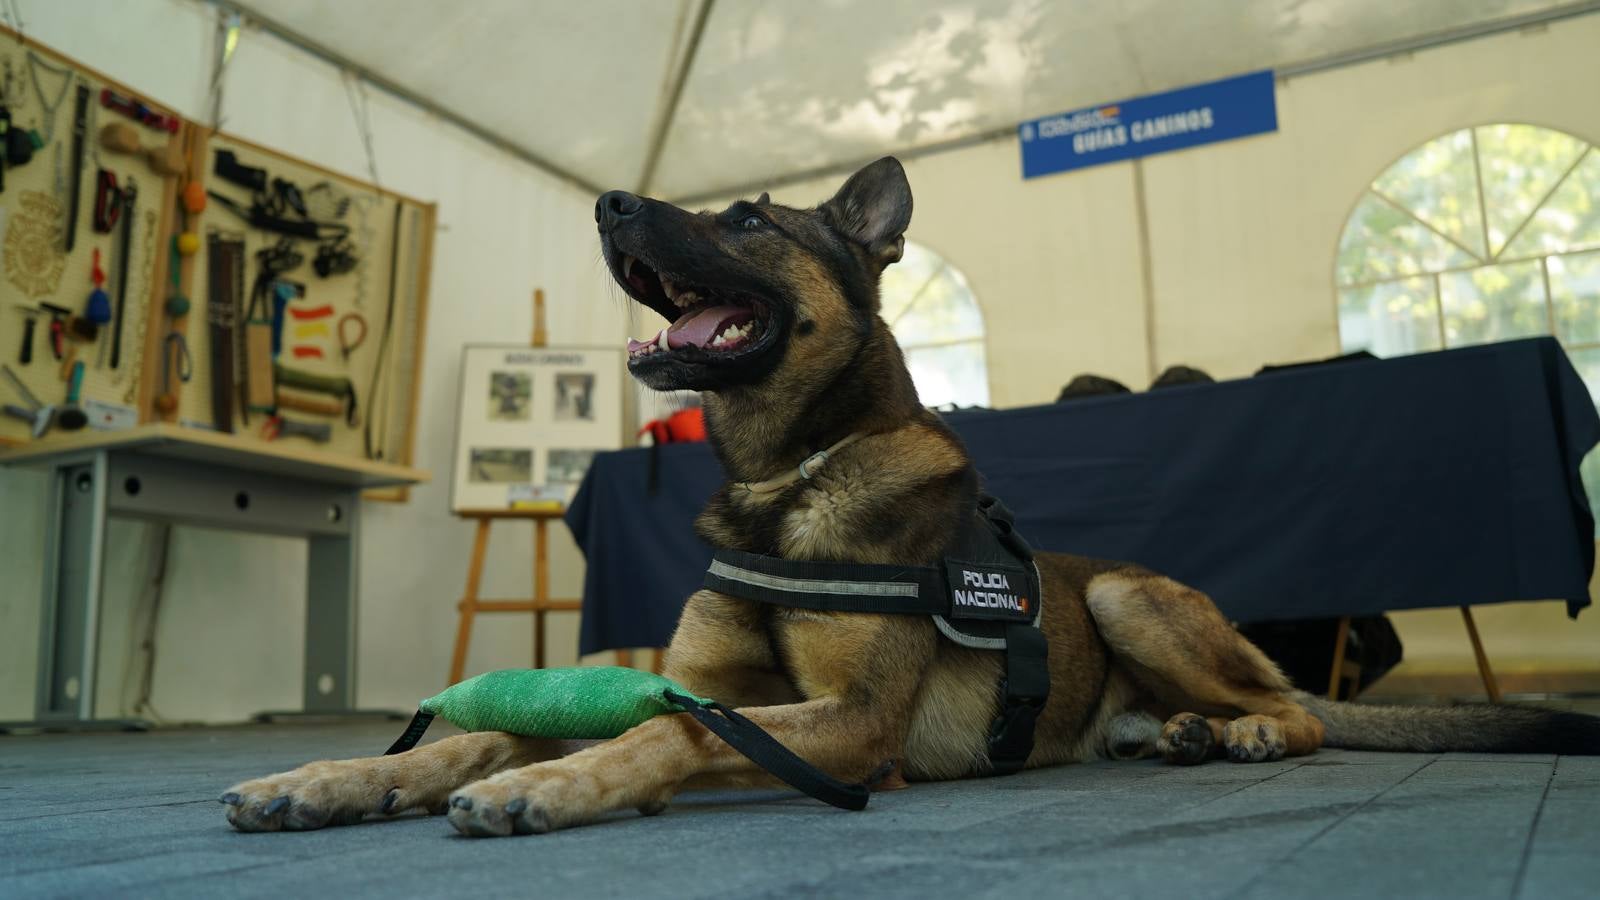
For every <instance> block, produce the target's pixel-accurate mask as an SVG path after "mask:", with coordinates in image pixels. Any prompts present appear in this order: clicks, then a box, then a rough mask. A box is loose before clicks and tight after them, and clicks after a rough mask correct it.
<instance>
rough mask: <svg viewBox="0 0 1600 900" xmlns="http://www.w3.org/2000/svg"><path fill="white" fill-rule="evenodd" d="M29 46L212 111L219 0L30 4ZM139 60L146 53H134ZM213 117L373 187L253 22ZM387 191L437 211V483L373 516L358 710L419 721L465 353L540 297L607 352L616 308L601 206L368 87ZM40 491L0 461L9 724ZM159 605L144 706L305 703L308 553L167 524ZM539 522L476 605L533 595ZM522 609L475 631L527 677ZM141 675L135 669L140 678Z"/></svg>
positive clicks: (119, 661)
mask: <svg viewBox="0 0 1600 900" xmlns="http://www.w3.org/2000/svg"><path fill="white" fill-rule="evenodd" d="M22 7H23V17H24V22H25V24H26V26H27V32H28V34H29V35H31V36H32V37H35V38H37V39H38V40H40V41H42V42H44V43H46V44H48V45H50V46H52V47H55V48H57V49H59V50H61V51H62V52H63V53H66V54H67V55H69V56H72V57H74V58H76V59H79V60H82V61H84V62H85V63H86V64H88V65H90V66H93V67H95V68H97V69H99V70H101V71H103V72H105V73H106V74H107V75H110V76H112V77H114V78H117V79H119V80H122V81H125V82H126V83H128V84H129V85H130V86H132V87H134V88H135V89H137V90H140V91H143V92H145V93H147V94H148V95H149V96H151V97H152V98H153V99H155V100H157V101H159V102H162V103H166V104H170V105H172V106H174V107H176V108H177V109H178V110H179V111H180V112H182V113H184V114H185V115H188V116H191V117H196V118H202V117H204V115H205V112H206V110H207V109H208V103H207V82H208V78H209V67H210V60H211V55H212V36H213V29H214V26H215V22H216V19H215V15H214V10H213V9H212V8H211V7H210V6H208V5H205V4H200V3H193V2H188V0H142V2H140V3H96V4H94V10H93V14H92V15H91V14H88V13H87V12H86V11H85V8H84V4H81V3H53V2H43V3H41V2H25V3H23V4H22ZM130 48H143V49H141V50H140V52H133V51H132V50H131V49H130ZM223 116H224V121H223V127H224V128H225V129H227V130H228V131H231V132H233V133H235V134H238V135H240V136H242V137H245V138H248V139H251V140H254V141H256V142H258V143H261V144H264V145H267V146H271V147H276V148H279V149H281V150H284V151H286V152H288V153H292V154H295V155H297V156H301V157H304V158H306V159H309V160H311V161H313V162H316V163H319V164H321V165H324V166H327V167H329V168H333V169H336V170H339V171H343V172H348V173H350V174H352V175H356V176H360V177H365V176H366V173H367V164H366V157H365V154H364V152H363V150H362V144H361V140H360V137H359V133H358V131H357V128H356V126H355V120H354V117H353V115H352V113H351V109H350V105H349V103H348V101H347V98H346V95H345V90H344V86H343V83H342V80H341V77H340V74H339V73H338V72H337V71H336V70H334V69H333V68H332V67H329V66H327V65H325V64H323V63H321V62H319V61H317V60H316V59H314V58H312V57H310V56H308V55H307V54H305V53H302V52H300V51H299V50H297V49H295V48H293V47H291V46H289V45H287V44H284V43H282V42H280V41H278V40H276V39H275V38H273V37H271V36H269V35H267V34H264V33H262V32H259V31H253V30H246V31H245V32H244V34H243V35H242V37H241V40H240V43H239V49H238V52H237V55H236V56H235V58H234V60H233V62H232V63H231V65H230V67H229V70H228V76H227V89H226V94H225V103H224V108H223ZM371 116H372V126H373V130H374V132H375V144H376V151H377V157H378V174H379V176H380V178H381V180H382V183H383V184H384V186H386V187H389V188H391V189H393V190H396V191H399V192H402V193H405V194H409V195H411V196H415V197H418V198H421V199H425V200H430V201H436V202H438V204H439V217H440V228H439V232H438V234H437V236H436V239H435V246H434V266H433V280H432V286H431V303H432V310H431V314H430V318H429V322H428V340H427V347H426V351H425V365H426V369H425V372H424V376H423V389H422V399H421V415H422V419H421V423H420V428H419V432H418V443H417V459H416V465H418V466H419V467H421V468H424V469H429V470H431V471H432V472H433V473H434V476H435V479H436V480H435V481H434V482H433V483H432V484H429V485H425V486H423V487H420V488H417V489H414V490H413V491H412V495H411V501H410V503H408V504H405V505H395V504H386V503H369V504H366V506H365V518H364V520H363V522H362V554H363V566H362V571H361V607H360V617H361V618H360V622H361V625H360V644H359V647H360V663H361V665H360V672H359V676H358V677H359V680H358V693H359V696H358V700H359V702H360V704H361V705H362V706H365V707H392V708H401V709H409V708H412V707H413V706H414V704H415V703H416V701H417V699H418V698H420V697H424V696H427V695H429V694H431V693H434V692H436V691H437V690H438V689H439V688H440V687H442V686H443V683H444V677H445V673H446V672H447V671H448V668H449V658H450V647H451V641H452V639H453V637H454V634H455V618H456V615H455V600H456V599H457V598H458V597H459V596H460V593H461V589H462V583H463V580H464V577H465V567H466V561H467V558H468V551H469V548H470V542H471V526H470V525H468V524H463V523H462V522H460V521H458V520H457V519H455V518H454V517H452V516H451V515H450V514H449V513H448V511H447V510H448V507H449V500H448V496H449V483H448V473H449V469H450V464H451V454H452V452H453V435H454V430H455V396H456V378H457V363H458V360H459V358H460V347H461V345H462V344H464V343H468V342H495V341H516V340H519V339H521V338H522V337H523V336H524V335H528V334H530V333H531V329H532V326H531V321H532V311H531V301H530V299H529V297H530V291H531V289H532V287H533V286H535V285H540V286H543V287H544V288H545V290H546V292H547V294H548V298H549V325H550V333H551V335H552V339H553V341H555V342H565V343H574V344H581V343H600V344H606V345H610V344H613V343H614V342H616V341H617V340H618V339H619V336H620V335H621V334H622V333H623V332H624V331H625V330H626V326H625V322H626V308H625V305H624V304H623V303H622V302H621V301H620V300H618V299H617V296H616V294H615V293H614V292H613V291H612V289H611V287H610V282H609V278H608V277H607V276H606V274H605V272H604V267H603V266H602V265H601V264H600V263H599V259H598V253H597V252H596V249H595V243H594V218H593V207H594V198H593V196H591V195H589V194H588V193H586V192H583V191H580V190H578V189H576V188H573V187H571V186H569V185H567V184H566V183H564V182H561V181H558V180H556V179H554V178H551V177H549V176H547V175H545V174H543V173H541V172H539V171H538V170H535V169H533V168H532V167H531V166H529V165H527V164H525V163H523V162H521V161H519V160H517V159H515V158H513V157H511V156H509V155H507V154H504V153H502V152H500V151H498V150H495V149H493V148H491V147H489V146H487V145H485V144H484V143H483V142H481V141H479V140H476V139H475V138H472V137H470V136H468V135H467V134H465V133H464V132H462V131H460V130H459V129H456V128H453V127H451V126H449V125H446V124H444V123H441V122H439V121H436V120H434V119H433V118H432V117H430V116H428V115H426V114H424V113H421V112H419V111H418V110H416V109H415V108H413V107H411V106H409V105H406V104H403V103H401V102H399V101H396V100H394V99H392V98H390V97H388V96H387V95H385V94H382V93H380V92H377V91H373V92H372V93H371ZM43 504H44V498H43V484H42V479H41V478H39V477H37V476H35V475H33V474H30V473H19V472H14V471H11V470H0V510H4V514H3V515H0V719H19V718H28V717H30V716H31V715H32V711H33V710H32V704H33V690H34V675H33V667H34V663H35V659H36V654H37V644H38V613H39V610H38V603H37V597H38V591H39V580H40V573H39V559H40V556H41V554H42V549H43V543H42V538H41V535H40V534H39V531H40V529H41V528H42V525H43V517H42V515H41V511H42V510H43ZM552 531H553V534H554V537H553V540H552V563H553V577H552V583H551V588H552V591H553V592H555V593H556V595H558V596H576V595H577V592H578V591H579V590H580V586H581V584H580V583H581V575H582V571H583V567H582V556H581V555H580V554H579V553H578V551H577V548H576V547H575V546H573V544H572V541H571V539H570V537H569V536H568V535H567V533H566V530H565V529H563V528H560V527H557V528H555V529H552ZM148 532H149V529H148V527H147V526H145V525H141V524H136V523H122V522H117V523H114V524H113V527H112V529H111V532H110V550H109V552H110V564H109V565H108V567H107V572H109V573H111V575H110V576H109V577H108V578H107V582H106V599H105V605H106V609H105V620H104V626H103V630H102V634H101V651H102V655H101V660H102V663H101V669H100V671H101V677H100V678H99V679H98V681H99V685H100V699H99V713H100V714H101V715H108V716H109V715H116V714H118V712H119V711H120V705H121V702H122V697H123V695H124V693H125V692H126V691H127V690H131V687H129V686H128V685H127V682H128V681H129V678H128V674H127V671H126V670H127V664H128V662H129V661H130V652H131V650H132V648H133V646H134V642H135V641H136V640H137V639H138V633H137V631H136V630H135V629H134V628H133V627H132V626H133V624H134V622H133V619H134V612H135V605H136V602H137V599H138V594H139V588H140V583H139V579H140V577H141V575H142V573H143V572H145V571H146V568H145V560H146V557H147V553H146V550H145V548H146V544H147V535H148ZM174 542H175V543H174V548H173V554H172V562H173V570H172V571H171V572H170V573H169V576H168V581H169V583H168V586H167V591H166V599H165V603H164V605H163V608H162V609H161V613H160V631H159V635H158V641H157V644H158V647H159V654H158V660H157V665H156V669H155V680H154V701H155V706H156V708H157V709H158V710H159V711H160V713H161V714H162V715H163V716H164V717H166V718H169V719H174V720H211V721H218V720H237V719H240V718H243V717H245V716H247V715H249V714H250V713H252V712H255V711H258V710H263V709H285V708H298V706H299V702H300V699H299V698H300V690H301V685H300V680H301V679H300V657H301V652H302V648H303V646H304V637H303V634H302V629H303V622H304V609H305V601H304V599H303V598H304V593H303V592H304V587H305V574H304V573H305V564H306V563H305V560H306V553H305V549H304V545H303V544H302V543H300V542H298V541H292V540H286V539H276V538H263V537H240V536H235V535H230V534H225V533H221V532H211V531H202V530H192V529H177V530H176V532H175V535H174ZM531 557H532V529H531V527H530V526H528V525H526V524H520V523H505V524H501V525H499V526H497V528H496V533H495V537H494V539H493V541H492V542H491V545H490V554H489V563H488V566H487V568H486V571H485V575H484V585H483V590H484V591H485V595H486V596H502V597H506V596H520V595H526V594H527V593H528V592H529V591H530V590H531V575H532V572H531V568H532V566H531ZM574 619H575V617H573V616H554V617H552V618H551V637H550V648H551V660H552V664H556V665H561V664H571V663H572V662H574V655H575V648H576V645H577V640H576V623H575V621H574ZM532 630H533V629H532V625H531V624H530V621H529V617H528V616H497V617H489V618H488V619H487V620H480V624H479V627H478V628H477V631H476V633H475V637H474V640H473V645H472V657H471V660H470V661H469V667H471V668H488V667H495V666H510V665H519V664H520V665H528V664H530V662H529V661H531V659H532V656H531V653H532ZM134 671H137V670H134Z"/></svg>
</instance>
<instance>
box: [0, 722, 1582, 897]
mask: <svg viewBox="0 0 1600 900" xmlns="http://www.w3.org/2000/svg"><path fill="white" fill-rule="evenodd" d="M400 727H401V726H400V724H398V723H356V724H342V725H322V726H307V725H276V726H252V727H238V728H209V729H189V730H172V731H157V732H152V733H148V734H100V735H92V734H90V735H44V736H18V737H0V897H8V898H11V897H34V896H106V895H116V896H193V897H226V896H272V897H280V898H281V897H292V898H300V897H317V896H330V895H337V896H373V897H386V898H388V897H406V896H419V897H420V896H440V895H443V896H463V895H466V894H468V893H472V894H478V895H483V896H509V895H520V896H535V897H550V898H566V897H590V896H594V897H599V896H609V897H629V898H638V897H711V896H734V897H790V896H796V895H801V896H823V897H845V896H854V897H878V896H886V897H899V896H905V897H943V896H952V897H979V896H994V897H1006V898H1023V897H1028V898H1032V897H1054V896H1069V895H1070V896H1081V897H1099V896H1115V897H1120V898H1131V897H1149V896H1161V897H1181V898H1183V900H1199V898H1205V897H1298V896H1313V897H1363V898H1371V897H1407V898H1410V897H1449V898H1452V900H1462V898H1473V897H1517V896H1520V897H1528V898H1549V897H1595V896H1597V895H1600V815H1597V813H1600V757H1589V758H1578V757H1561V758H1555V757H1550V756H1537V755H1518V756H1505V757H1491V756H1481V755H1473V754H1443V755H1401V754H1387V753H1353V752H1344V751H1337V750H1324V751H1322V752H1319V753H1317V754H1315V755H1313V756H1310V757H1306V758H1303V759H1296V760H1289V761H1284V762H1280V763H1266V764H1260V765H1238V764H1232V763H1226V762H1216V763H1211V764H1207V765H1203V766H1198V767H1195V768H1187V769H1186V768H1177V767H1171V766H1165V765H1161V764H1158V763H1154V762H1139V763H1098V764H1092V765H1082V766H1066V767H1061V768H1056V769H1051V770H1045V771H1035V772H1028V773H1024V774H1022V775H1018V776H1015V777H1011V778H999V779H988V780H977V781H966V782H956V783H946V784H931V785H915V786H913V787H912V788H911V789H909V790H905V791H900V792H895V793H889V794H878V795H875V796H874V797H873V800H872V803H871V805H870V806H869V807H868V808H867V810H866V811H864V812H859V813H849V812H840V811H838V810H834V809H831V808H829V807H826V806H823V805H822V804H819V803H816V802H813V801H811V800H808V799H805V798H800V797H792V796H789V795H784V794H774V793H763V794H756V795H732V794H721V795H699V796H694V797H691V798H687V799H684V800H680V801H679V802H678V803H676V804H674V805H673V806H672V808H670V809H669V810H668V811H667V813H665V814H664V815H661V816H658V817H655V818H648V819H646V818H640V817H638V816H636V815H633V814H628V815H624V816H619V817H617V818H616V819H615V820H613V821H608V822H605V823H602V824H599V825H593V826H589V827H585V828H578V829H574V830H571V831H565V832H558V833H555V834H550V835H544V836H529V837H518V838H506V839H497V840H487V839H468V838H461V837H457V836H456V834H455V832H454V830H453V829H452V828H451V827H450V826H449V824H448V823H447V822H445V821H443V820H442V819H436V818H423V817H418V818H411V819H405V820H400V821H392V822H374V823H368V824H364V825H357V826H352V827H347V828H334V829H328V830H325V831H320V832H312V833H303V834H237V833H235V832H233V831H232V830H231V829H229V828H228V827H227V825H226V824H225V822H224V820H223V815H222V810H221V808H220V807H219V806H218V804H217V802H216V800H215V799H214V798H215V797H216V796H217V795H218V794H219V793H220V792H221V791H222V790H223V789H224V788H226V787H227V786H228V785H230V784H232V783H233V782H235V781H237V780H240V779H243V778H246V777H250V776H255V775H260V774H264V773H267V772H272V771H279V770H282V769H285V768H289V767H292V766H293V765H296V764H298V763H300V762H303V761H305V760H308V759H312V758H321V757H332V756H358V755H369V754H372V753H376V752H381V750H382V749H383V748H384V747H385V746H387V744H388V743H389V741H390V740H391V739H392V738H393V737H394V736H395V735H396V734H397V733H398V731H399V730H400ZM440 730H442V729H440V728H435V731H436V732H437V731H440Z"/></svg>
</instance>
